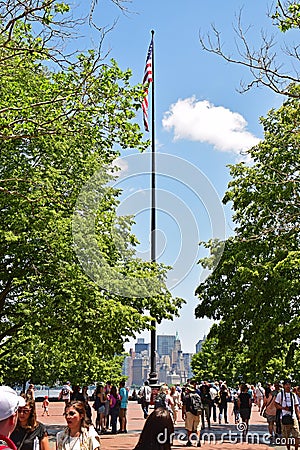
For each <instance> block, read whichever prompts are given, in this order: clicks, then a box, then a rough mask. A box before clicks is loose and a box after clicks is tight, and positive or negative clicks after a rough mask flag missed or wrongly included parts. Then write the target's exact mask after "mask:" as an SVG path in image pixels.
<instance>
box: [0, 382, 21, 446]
mask: <svg viewBox="0 0 300 450" xmlns="http://www.w3.org/2000/svg"><path fill="white" fill-rule="evenodd" d="M25 404H26V402H25V399H24V398H23V397H20V396H19V395H18V394H17V393H16V392H15V391H14V390H13V389H11V388H10V387H8V386H0V450H9V449H11V450H17V448H16V446H15V444H14V443H13V442H12V441H11V440H10V439H9V436H10V435H11V433H12V432H13V431H14V429H15V426H16V423H17V420H18V408H19V407H22V406H25Z"/></svg>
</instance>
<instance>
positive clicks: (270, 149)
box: [193, 2, 300, 382]
mask: <svg viewBox="0 0 300 450" xmlns="http://www.w3.org/2000/svg"><path fill="white" fill-rule="evenodd" d="M299 10H300V5H299V3H296V2H286V3H285V4H283V3H282V2H278V4H277V10H276V12H275V13H274V15H273V19H275V23H276V25H277V26H279V27H280V29H281V30H282V31H287V30H288V29H290V28H299ZM239 30H240V33H241V34H240V36H241V37H242V41H243V43H244V44H245V45H246V48H247V44H246V41H245V38H244V35H243V34H242V30H241V28H239ZM217 36H218V35H217ZM218 48H219V54H220V52H221V51H220V48H221V47H218ZM211 50H212V48H211ZM264 50H265V51H266V53H265V58H266V59H265V60H264V59H260V57H259V54H258V53H256V54H254V55H253V54H250V53H247V61H246V63H245V65H248V66H249V67H251V71H252V73H253V74H255V73H256V74H257V72H256V70H257V69H259V70H261V71H262V72H261V76H260V78H259V79H258V78H255V80H256V81H257V82H261V83H262V84H265V85H266V86H268V87H271V88H272V89H273V88H274V87H275V86H276V89H274V90H275V91H276V92H280V93H284V94H286V98H287V99H286V100H285V101H284V103H283V105H282V106H281V107H280V108H279V109H278V110H274V109H272V110H270V111H269V113H268V114H267V116H266V117H264V118H261V123H262V126H263V129H264V139H263V140H262V141H261V142H260V143H259V144H258V145H256V146H255V147H253V148H252V149H250V150H249V152H248V154H249V157H250V159H251V161H250V163H248V164H246V163H238V164H235V165H231V166H230V174H231V177H232V180H231V181H230V182H229V185H228V190H227V192H226V193H225V196H224V199H223V202H224V203H228V202H231V203H232V209H233V220H234V222H235V225H236V227H235V230H234V231H235V235H234V236H232V237H230V238H229V239H227V240H226V242H225V243H224V242H223V243H221V242H215V241H214V242H207V243H205V246H206V247H207V248H209V249H210V251H211V254H212V256H211V257H209V258H204V259H203V260H202V261H201V264H202V265H203V266H204V267H208V268H210V267H212V262H213V260H214V258H216V256H215V255H217V256H219V254H221V253H222V251H223V253H222V256H221V259H220V262H219V265H218V266H217V267H216V269H215V270H214V272H213V273H212V274H211V276H210V277H209V278H208V279H207V280H206V281H205V282H204V283H203V284H201V285H200V286H198V288H197V290H196V295H197V296H198V297H199V305H198V306H197V308H196V317H199V318H201V317H205V316H206V317H209V318H211V319H213V320H214V321H215V323H214V325H213V326H212V328H211V330H210V332H209V335H208V339H207V342H206V343H205V345H204V350H203V352H201V353H200V354H198V355H196V356H195V357H194V360H193V369H194V371H195V374H196V376H197V377H198V378H201V377H202V376H208V375H210V376H214V375H215V373H216V372H217V371H219V375H222V374H224V376H225V377H226V379H230V380H232V382H237V381H241V380H242V379H243V380H244V381H251V382H255V381H257V379H261V380H264V381H273V380H274V379H276V378H283V377H284V376H290V377H293V378H294V379H295V380H297V381H298V382H299V381H300V373H299V370H298V367H297V363H296V362H297V359H298V358H299V353H300V349H299V338H300V323H299V317H300V315H299V313H300V310H299V298H300V285H299V275H300V252H299V236H300V235H299V220H300V217H299V205H300V203H299V202H300V189H299V186H300V185H299V182H300V178H299V168H300V157H299V147H300V134H299V123H300V109H299V106H300V105H299V97H300V95H299V94H300V83H299V76H298V75H296V76H292V77H290V75H289V74H287V75H286V76H284V77H282V74H280V72H278V71H277V69H276V68H274V66H273V68H272V64H273V59H272V58H271V59H270V58H269V56H267V55H268V53H267V50H268V51H269V50H270V47H267V46H266V47H265V48H264ZM294 50H295V51H296V50H297V49H296V48H295V49H294ZM212 51H213V52H214V53H218V52H217V51H214V50H212ZM221 53H222V52H221ZM221 56H223V55H221ZM290 56H293V57H295V56H296V57H297V60H299V55H298V53H297V51H296V53H294V54H291V55H290ZM263 61H266V62H267V63H268V64H267V65H266V66H262V65H261V64H263ZM258 62H259V64H260V65H257V64H256V63H258ZM273 83H275V84H273ZM278 83H279V84H278ZM281 83H283V84H281ZM279 85H281V86H284V88H283V90H281V89H279ZM277 88H278V89H277ZM216 360H217V361H216ZM208 361H213V362H214V363H212V365H211V367H209V368H208V369H207V370H206V371H205V368H207V367H208V366H209V364H208ZM209 370H210V372H209Z"/></svg>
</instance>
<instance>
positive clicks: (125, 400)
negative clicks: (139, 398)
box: [119, 387, 128, 408]
mask: <svg viewBox="0 0 300 450" xmlns="http://www.w3.org/2000/svg"><path fill="white" fill-rule="evenodd" d="M119 394H120V397H121V406H120V407H121V408H127V403H128V391H127V389H126V388H124V387H122V388H121V389H120V391H119Z"/></svg>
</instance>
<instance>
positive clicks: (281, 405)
mask: <svg viewBox="0 0 300 450" xmlns="http://www.w3.org/2000/svg"><path fill="white" fill-rule="evenodd" d="M275 405H276V408H277V409H279V410H280V411H281V430H282V437H283V438H284V440H285V442H286V447H287V449H288V450H290V448H291V439H290V437H292V438H293V442H294V446H295V450H297V449H298V448H299V438H300V433H299V424H298V420H300V411H299V402H298V398H297V396H296V395H295V394H293V393H292V392H291V381H290V380H288V379H286V380H284V382H283V390H282V391H281V392H279V393H278V394H277V396H276V398H275Z"/></svg>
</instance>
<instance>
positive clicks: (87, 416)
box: [0, 380, 300, 450]
mask: <svg viewBox="0 0 300 450" xmlns="http://www.w3.org/2000/svg"><path fill="white" fill-rule="evenodd" d="M128 394H129V392H128V388H126V387H125V382H124V381H122V382H120V384H119V386H118V387H117V386H115V385H112V383H111V382H109V381H108V382H107V383H106V384H104V383H99V385H98V386H97V388H96V390H95V392H94V395H93V403H92V408H93V409H94V410H95V412H96V421H95V425H93V424H92V410H91V407H90V405H89V400H90V399H89V396H88V392H87V387H86V386H85V387H83V388H82V389H81V388H80V387H79V386H72V387H71V383H69V382H67V383H66V384H65V385H64V386H63V388H62V389H61V392H60V394H59V399H60V400H63V401H64V402H65V405H64V416H65V420H66V427H65V429H64V430H63V431H61V432H59V433H58V434H57V436H56V447H57V450H98V448H100V435H101V434H104V433H107V432H108V430H111V431H110V432H111V433H112V434H116V433H117V432H118V433H127V407H128V399H129V395H128ZM46 397H47V396H46ZM136 398H137V400H138V402H139V403H140V404H141V408H142V412H143V415H144V418H145V419H146V420H145V425H144V428H143V430H142V433H141V435H140V439H139V441H138V444H137V446H136V447H135V450H143V449H145V450H146V449H148V448H149V445H150V444H149V442H150V441H151V442H152V441H153V442H152V443H151V449H154V450H169V449H170V448H171V444H172V439H173V437H174V426H175V425H176V423H177V421H178V420H179V414H180V412H181V419H182V420H183V421H184V423H185V425H184V426H185V429H186V434H187V442H186V446H192V445H193V443H192V440H194V439H195V437H196V441H197V446H198V447H200V446H201V430H204V429H205V428H206V427H207V428H208V429H209V428H211V425H212V422H215V424H216V425H218V426H219V425H221V424H222V423H223V422H224V424H225V425H226V424H228V423H229V420H228V404H229V402H232V405H233V407H232V408H231V409H232V414H233V415H234V422H235V423H236V424H238V423H239V422H243V424H244V426H243V438H244V439H245V440H246V436H247V433H248V427H249V421H250V418H251V412H252V408H253V406H254V405H256V408H257V411H258V412H259V413H260V414H261V416H263V417H264V418H265V419H266V421H267V427H268V432H269V439H270V443H282V442H283V443H286V446H287V449H288V450H289V449H290V448H291V445H293V446H294V447H295V450H297V449H298V446H299V438H300V433H299V422H300V410H299V404H300V387H299V386H296V387H294V388H293V389H292V387H291V382H290V380H284V382H283V383H282V384H280V383H279V382H275V383H274V384H267V385H266V386H265V387H263V386H262V385H261V383H257V384H256V386H253V385H248V384H246V383H241V384H240V385H239V386H237V387H236V388H234V389H232V388H229V387H228V386H227V384H226V382H225V381H223V382H213V383H212V382H202V383H200V384H198V383H196V382H193V380H190V381H189V382H188V383H187V384H185V385H184V386H179V385H176V386H171V387H169V386H168V385H166V384H163V385H161V387H160V389H159V391H158V392H155V393H154V391H153V390H152V389H151V387H150V386H149V383H148V381H145V383H144V385H143V386H142V387H141V389H140V390H139V392H138V393H137V394H136ZM150 404H154V411H153V412H151V413H150V411H149V405H150ZM42 408H43V414H42V416H43V415H45V414H47V415H49V399H48V398H45V399H44V401H43V403H42ZM118 424H119V427H118ZM118 428H119V429H118ZM163 432H164V433H165V434H166V437H167V442H164V445H163V446H162V445H161V443H160V442H158V439H157V436H158V435H161V434H162V433H163ZM192 438H193V439H192ZM154 441H155V442H154ZM147 443H148V444H147ZM7 449H11V450H49V441H48V433H47V429H46V427H45V426H44V425H43V424H42V423H40V422H39V421H38V420H37V414H36V406H35V398H34V386H33V385H31V386H30V387H29V388H28V390H27V391H26V393H25V394H24V395H23V396H18V395H17V394H16V392H15V391H14V390H12V389H11V388H9V387H7V386H0V450H7Z"/></svg>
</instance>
